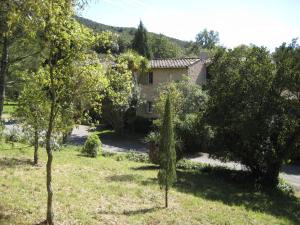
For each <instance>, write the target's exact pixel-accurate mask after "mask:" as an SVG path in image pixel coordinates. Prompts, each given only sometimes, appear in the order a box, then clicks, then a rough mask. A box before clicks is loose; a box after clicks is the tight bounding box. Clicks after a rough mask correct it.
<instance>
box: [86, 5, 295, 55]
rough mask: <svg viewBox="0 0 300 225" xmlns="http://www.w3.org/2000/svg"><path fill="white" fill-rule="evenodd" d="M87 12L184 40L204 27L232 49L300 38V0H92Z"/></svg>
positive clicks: (96, 18) (271, 46) (93, 17)
mask: <svg viewBox="0 0 300 225" xmlns="http://www.w3.org/2000/svg"><path fill="white" fill-rule="evenodd" d="M81 16H83V17H86V18H88V19H91V20H94V21H97V22H100V23H104V24H107V25H112V26H122V27H123V26H124V27H136V26H137V25H138V23H139V20H140V19H141V20H142V21H143V23H144V25H145V26H146V28H147V29H148V31H151V32H155V33H163V34H165V35H168V36H171V37H175V38H178V39H181V40H194V39H195V36H196V34H197V33H199V32H200V31H201V30H203V29H204V28H207V29H209V30H210V29H212V30H216V31H218V32H219V34H220V43H221V44H222V45H224V46H226V47H230V48H231V47H235V46H237V45H240V44H250V43H252V44H256V45H259V46H266V47H268V48H269V49H270V50H271V51H273V50H274V48H275V47H277V46H279V45H280V44H281V43H282V42H290V41H291V40H292V38H296V37H300V0H226V1H225V0H223V1H221V0H206V1H202V0H92V2H91V3H90V4H89V6H87V7H86V8H85V10H84V11H82V12H81Z"/></svg>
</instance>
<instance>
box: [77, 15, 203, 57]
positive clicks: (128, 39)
mask: <svg viewBox="0 0 300 225" xmlns="http://www.w3.org/2000/svg"><path fill="white" fill-rule="evenodd" d="M75 18H76V20H77V21H79V22H80V23H81V24H83V25H85V26H86V27H88V28H90V29H92V30H93V31H94V32H95V33H101V32H103V31H111V32H113V33H116V34H118V35H119V38H118V45H119V51H120V53H123V52H126V51H127V50H129V49H131V47H132V45H131V43H132V40H133V38H134V34H135V32H136V30H137V29H136V28H129V27H113V26H108V25H104V24H101V23H97V22H94V21H91V20H89V19H86V18H83V17H79V16H75ZM149 34H150V35H149V39H150V38H151V37H152V36H155V37H156V38H159V36H160V34H155V33H150V32H149ZM164 37H166V38H167V39H168V40H169V41H170V42H172V43H173V44H174V45H175V46H179V48H180V50H181V51H182V52H185V49H186V45H187V44H188V42H186V41H182V40H178V39H176V38H171V37H167V36H164ZM149 41H150V40H149ZM150 48H151V46H150ZM151 51H152V49H151ZM187 56H188V55H187ZM196 56H198V54H197V55H196Z"/></svg>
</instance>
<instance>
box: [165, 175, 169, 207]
mask: <svg viewBox="0 0 300 225" xmlns="http://www.w3.org/2000/svg"><path fill="white" fill-rule="evenodd" d="M166 180H167V179H166ZM168 192H169V186H168V182H167V181H166V186H165V207H166V208H168Z"/></svg>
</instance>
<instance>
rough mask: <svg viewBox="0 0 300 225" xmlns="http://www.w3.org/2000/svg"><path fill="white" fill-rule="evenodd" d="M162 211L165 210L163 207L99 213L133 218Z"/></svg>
mask: <svg viewBox="0 0 300 225" xmlns="http://www.w3.org/2000/svg"><path fill="white" fill-rule="evenodd" d="M160 209H164V208H163V207H151V208H144V209H137V210H124V211H121V212H117V211H106V210H103V211H102V210H101V211H99V212H98V213H99V214H112V215H126V216H133V215H138V214H146V213H152V212H155V211H158V210H160Z"/></svg>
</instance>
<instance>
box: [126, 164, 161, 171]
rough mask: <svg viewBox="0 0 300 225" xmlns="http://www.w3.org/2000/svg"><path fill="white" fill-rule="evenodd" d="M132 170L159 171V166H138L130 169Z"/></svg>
mask: <svg viewBox="0 0 300 225" xmlns="http://www.w3.org/2000/svg"><path fill="white" fill-rule="evenodd" d="M130 169H132V170H158V169H159V166H156V165H151V166H138V167H132V168H130Z"/></svg>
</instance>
